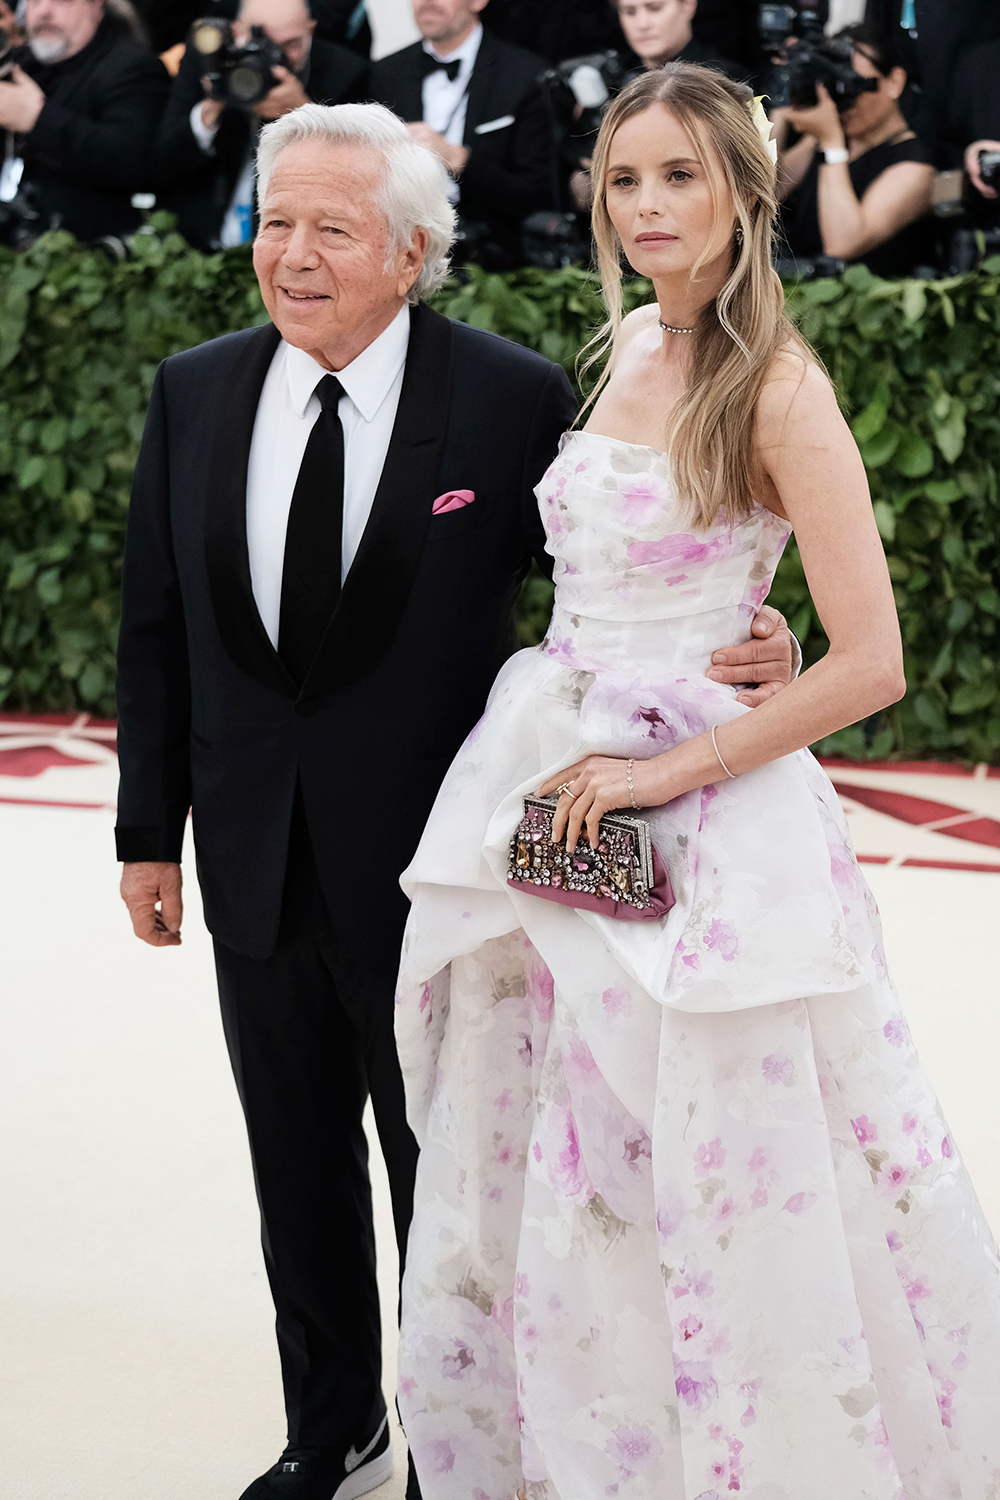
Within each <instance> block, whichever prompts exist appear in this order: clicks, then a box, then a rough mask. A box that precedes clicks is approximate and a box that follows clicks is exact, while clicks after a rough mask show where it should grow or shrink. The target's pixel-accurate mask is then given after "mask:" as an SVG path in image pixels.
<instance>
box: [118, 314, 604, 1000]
mask: <svg viewBox="0 0 1000 1500" xmlns="http://www.w3.org/2000/svg"><path fill="white" fill-rule="evenodd" d="M277 345H278V333H277V331H276V330H275V329H274V328H273V327H271V326H268V327H264V328H258V329H250V330H247V331H245V332H243V333H235V334H228V335H226V336H225V337H224V338H220V339H215V340H213V341H212V342H211V343H208V344H203V345H201V346H200V347H199V348H196V349H191V350H188V351H187V352H185V353H183V354H176V355H173V356H172V357H171V358H170V359H168V360H166V361H165V362H164V363H163V364H162V365H161V366H160V369H159V372H158V374H157V377H156V382H155V384H154V388H153V394H152V399H151V401H150V407H149V414H148V417H147V420H146V432H145V436H144V438H143V443H142V450H141V453H140V455H139V462H138V466H137V469H136V475H135V484H134V488H133V493H132V504H131V510H130V514H129V524H128V537H127V543H126V548H125V565H124V575H123V598H122V625H121V637H120V648H119V679H118V713H119V741H118V746H119V756H120V761H121V792H120V799H119V812H118V854H119V858H120V859H123V860H178V859H179V858H180V853H181V843H182V840H183V836H184V826H185V822H186V819H187V814H188V808H189V806H190V807H193V811H194V832H195V841H196V848H197V855H198V874H199V879H200V881H201V887H202V893H203V896H204V903H205V916H206V920H207V922H208V926H209V928H210V929H211V931H212V932H213V933H214V935H215V936H216V937H217V938H218V939H220V941H221V942H223V943H224V944H226V946H227V947H230V948H233V949H235V950H237V951H238V952H241V953H245V954H248V955H250V956H252V957H258V958H262V957H266V956H267V955H268V954H269V953H270V952H271V951H272V949H273V946H274V943H275V938H276V934H277V929H278V917H279V912H280V905H281V894H282V884H283V880H284V874H285V863H286V853H287V845H288V830H289V820H290V817H291V810H292V801H293V797H294V794H295V788H296V783H297V782H299V783H300V784H301V789H302V796H303V799H304V803H305V811H306V818H307V821H308V824H309V828H310V832H311V836H312V841H313V845H314V848H315V854H316V859H317V864H318V869H319V875H320V880H321V882H322V885H323V889H324V892H325V894H326V898H327V901H328V904H329V906H330V909H331V913H332V916H333V921H334V928H335V936H336V939H337V944H338V948H339V950H340V954H341V960H342V965H343V971H344V972H343V973H342V974H341V976H340V981H341V983H342V984H343V985H344V986H345V988H346V989H349V988H351V987H355V986H356V987H359V988H361V989H363V988H364V985H365V984H366V983H368V982H369V981H370V980H371V978H372V975H373V973H375V972H376V971H377V972H378V973H380V974H381V978H382V980H383V981H384V982H387V983H389V984H392V983H393V982H394V978H395V972H396V966H397V964H398V957H399V940H400V936H401V930H402V924H403V921H404V918H405V910H406V906H405V902H404V900H403V897H402V894H401V892H400V890H399V887H398V877H399V875H400V873H401V871H402V870H403V869H404V867H405V866H406V864H407V863H408V862H409V860H410V858H411V856H412V854H413V851H414V849H415V848H416V844H417V841H418V839H419V837H420V833H421V830H422V827H423V824H424V822H425V821H426V818H427V815H428V813H429V811H430V807H431V804H432V802H433V800H434V797H435V795H436V793H437V789H438V786H439V784H440V781H441V778H442V777H443V775H444V772H445V770H446V769H447V767H448V764H449V762H450V761H451V759H452V757H453V756H454V754H455V751H456V750H457V749H458V747H459V745H460V744H461V743H462V741H463V739H464V738H465V736H466V734H467V733H468V732H469V730H470V729H471V728H472V726H473V724H474V723H475V722H476V720H477V719H478V718H479V716H480V714H481V713H482V710H483V705H484V704H485V701H486V697H487V694H488V692H489V689H490V686H491V684H492V682H493V679H494V677H495V675H496V673H497V671H498V670H499V668H500V666H501V665H502V663H503V662H504V660H505V659H506V657H507V656H508V655H509V654H510V652H511V651H512V650H513V649H515V647H516V633H515V630H514V626H513V622H512V608H513V605H514V603H515V600H516V598H517V595H518V590H519V587H520V584H521V581H522V579H523V577H524V574H525V571H526V569H527V568H528V566H529V564H530V561H531V557H532V555H534V556H535V557H537V558H539V560H541V561H544V560H545V556H544V554H543V551H542V549H543V543H544V533H543V530H542V526H541V521H540V518H539V514H538V507H537V503H536V500H535V496H534V493H533V489H534V486H535V484H536V483H537V482H538V480H539V479H540V477H541V475H542V473H543V472H544V470H545V468H546V467H547V465H548V464H549V463H550V461H551V460H552V458H553V456H554V454H555V451H556V447H557V444H558V439H559V436H560V434H561V433H562V432H563V431H564V430H565V429H566V427H568V426H569V425H570V423H571V422H572V420H573V417H574V414H575V402H574V399H573V396H572V393H571V390H570V386H569V382H568V381H567V379H566V376H565V374H564V373H563V371H562V370H561V369H559V368H558V367H557V366H554V365H550V364H549V363H548V361H546V360H544V359H542V358H541V357H540V356H539V355H537V354H534V353H531V352H530V351H528V350H526V349H523V348H521V347H519V346H518V345H515V344H510V343H508V342H507V341H506V340H504V339H500V338H497V337H496V336H494V335H492V334H487V333H483V332H481V331H479V330H477V329H473V328H469V327H466V326H465V325H464V324H461V323H452V322H450V321H449V320H448V319H446V318H442V317H441V316H439V314H437V313H435V312H432V311H431V310H430V309H429V308H427V307H425V306H421V307H418V308H416V309H415V310H414V312H413V314H412V326H411V336H410V347H409V352H408V356H407V362H406V372H405V376H404V381H403V389H402V394H401V397H400V402H399V410H398V414H397V417H396V423H395V427H394V429H393V434H392V442H391V444H390V448H389V452H388V456H387V458H386V462H385V467H384V469H383V473H382V478H381V482H380V484H379V488H378V493H377V495H376V498H375V502H374V506H373V509H372V514H371V519H370V521H369V523H368V526H367V528H366V530H365V533H364V536H363V538H362V542H361V546H360V549H359V551H358V555H357V558H356V560H355V562H354V564H353V566H352V568H351V570H350V572H349V574H348V576H347V578H346V580H345V582H344V588H343V592H342V594H341V597H340V602H339V604H338V605H337V608H336V611H335V613H334V616H333V619H332V621H331V623H330V626H329V628H328V630H327V633H326V636H325V638H324V640H323V643H322V645H321V647H320V650H319V652H318V654H317V657H316V659H315V661H314V663H313V665H312V667H311V669H310V671H309V674H308V676H307V678H306V680H305V682H304V683H303V684H302V687H301V688H298V687H296V685H295V684H294V683H293V681H292V680H291V678H290V677H289V675H288V673H287V671H286V670H285V668H284V666H283V665H282V663H281V661H280V659H279V657H278V655H277V653H276V652H275V651H274V649H273V648H272V646H271V644H270V642H269V640H268V638H267V635H266V633H265V631H264V627H263V625H262V623H261V620H260V616H259V615H258V613H257V609H256V606H255V604H254V600H253V594H252V591H251V585H250V569H249V559H248V550H247V538H246V479H247V460H248V455H249V449H250V440H251V436H252V433H253V425H254V418H255V415H256V411H257V403H258V400H259V397H260V391H261V387H262V384H263V381H264V376H265V375H266V373H267V369H268V366H269V365H270V363H271V359H272V357H273V355H274V351H275V349H276V347H277ZM452 489H469V490H472V491H474V492H475V496H476V498H475V501H474V503H473V504H471V505H468V506H466V507H465V508H464V509H461V510H457V511H453V512H450V513H446V514H443V515H440V516H434V517H432V515H431V510H432V505H433V502H434V499H435V497H436V496H438V495H440V494H443V493H445V492H446V491H448V490H452ZM332 565H333V564H332Z"/></svg>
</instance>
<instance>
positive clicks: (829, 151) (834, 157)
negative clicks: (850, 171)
mask: <svg viewBox="0 0 1000 1500" xmlns="http://www.w3.org/2000/svg"><path fill="white" fill-rule="evenodd" d="M850 159H851V153H850V152H849V151H848V149H847V147H846V146H827V148H826V150H825V151H824V152H823V160H824V161H825V162H826V164H827V166H828V167H835V166H836V165H837V163H838V162H842V161H850Z"/></svg>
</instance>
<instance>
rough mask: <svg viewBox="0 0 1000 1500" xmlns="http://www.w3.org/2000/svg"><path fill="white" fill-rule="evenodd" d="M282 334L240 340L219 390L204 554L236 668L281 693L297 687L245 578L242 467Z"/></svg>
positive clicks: (269, 331)
mask: <svg viewBox="0 0 1000 1500" xmlns="http://www.w3.org/2000/svg"><path fill="white" fill-rule="evenodd" d="M280 337H281V335H280V334H279V333H278V330H277V329H276V328H275V327H274V326H273V324H268V325H267V326H266V327H264V328H260V329H258V330H257V331H256V332H255V333H253V334H252V335H251V336H250V338H249V339H248V340H247V341H246V344H245V346H244V349H243V354H242V357H241V359H240V361H239V364H238V365H237V367H236V369H235V370H234V371H233V373H232V375H231V377H230V379H229V381H228V384H227V386H226V389H225V390H224V391H223V392H222V395H221V400H220V409H219V412H218V418H217V421H218V427H219V431H220V432H222V433H223V434H224V438H223V441H222V442H220V443H219V445H218V448H217V452H216V458H215V462H214V464H213V466H212V472H211V474H210V475H209V489H208V514H207V519H206V524H205V553H206V559H207V564H208V583H209V590H210V592H211V595H212V606H213V608H214V610H215V620H216V625H217V627H218V631H219V635H220V636H221V637H222V643H223V645H224V646H225V648H226V650H227V652H228V653H229V655H230V656H231V657H232V659H233V661H234V662H235V663H236V665H237V666H238V667H241V668H242V669H243V671H244V672H248V673H249V674H250V676H251V677H256V678H257V679H258V681H260V682H263V683H264V684H265V685H266V686H267V687H270V688H273V689H274V690H275V692H278V693H281V694H283V695H284V696H285V697H288V698H294V697H295V696H296V693H297V689H296V686H295V683H294V681H293V680H292V678H291V676H290V675H289V673H288V671H287V669H286V668H285V666H284V665H283V663H282V661H281V658H280V657H279V656H278V653H277V652H276V651H275V649H274V647H273V646H272V645H271V642H270V640H269V639H268V635H267V631H266V630H265V629H264V625H263V622H262V620H261V618H260V615H259V614H258V612H257V605H256V603H255V602H254V597H253V586H252V584H251V581H250V552H249V548H248V546H247V467H248V463H249V459H250V441H251V439H252V437H253V426H254V420H255V418H256V416H257V406H258V403H259V401H260V393H261V390H262V388H263V385H264V377H265V376H266V375H267V371H268V368H269V366H270V364H271V360H272V359H273V358H274V351H275V350H276V349H277V347H278V343H279V340H280Z"/></svg>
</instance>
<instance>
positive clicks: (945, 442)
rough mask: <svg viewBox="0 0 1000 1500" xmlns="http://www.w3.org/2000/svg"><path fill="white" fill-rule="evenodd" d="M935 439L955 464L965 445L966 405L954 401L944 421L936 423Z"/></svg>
mask: <svg viewBox="0 0 1000 1500" xmlns="http://www.w3.org/2000/svg"><path fill="white" fill-rule="evenodd" d="M934 440H935V442H936V443H937V445H938V447H939V448H940V449H941V452H942V454H943V455H944V457H945V458H946V459H947V461H948V463H950V464H953V463H954V462H955V460H956V458H958V456H959V454H960V453H961V451H962V449H963V448H964V447H965V407H964V406H963V405H962V403H961V401H953V402H952V403H951V407H950V410H949V412H948V415H947V417H946V418H945V419H944V421H943V422H937V423H935V424H934Z"/></svg>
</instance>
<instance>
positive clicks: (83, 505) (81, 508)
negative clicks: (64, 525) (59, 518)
mask: <svg viewBox="0 0 1000 1500" xmlns="http://www.w3.org/2000/svg"><path fill="white" fill-rule="evenodd" d="M63 513H64V514H65V515H67V516H68V517H69V519H70V520H71V521H78V522H79V523H80V524H81V525H83V523H84V522H85V521H89V520H90V518H91V516H92V515H93V514H94V497H93V495H92V494H91V493H90V491H89V490H85V489H82V488H80V487H79V486H77V488H76V489H72V490H70V492H69V494H68V495H67V496H66V498H65V499H64V501H63Z"/></svg>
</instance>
